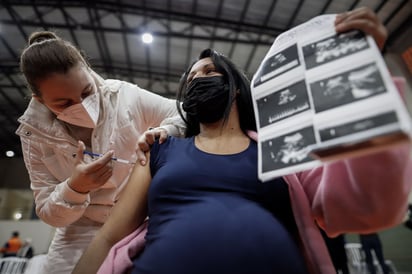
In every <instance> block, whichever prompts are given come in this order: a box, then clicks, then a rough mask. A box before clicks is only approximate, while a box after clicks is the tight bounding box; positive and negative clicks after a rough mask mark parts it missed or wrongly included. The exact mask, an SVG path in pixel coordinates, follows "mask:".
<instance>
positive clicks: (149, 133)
mask: <svg viewBox="0 0 412 274" xmlns="http://www.w3.org/2000/svg"><path fill="white" fill-rule="evenodd" d="M167 136H168V133H167V131H166V129H164V128H158V127H156V128H149V129H148V130H146V131H145V132H144V133H143V134H142V135H141V136H140V137H139V139H138V140H137V148H136V154H137V160H138V161H139V163H140V164H141V165H142V166H144V165H145V164H146V156H145V153H146V152H148V151H150V147H151V145H153V143H154V142H155V141H156V139H159V144H161V143H163V142H164V141H165V140H166V139H167Z"/></svg>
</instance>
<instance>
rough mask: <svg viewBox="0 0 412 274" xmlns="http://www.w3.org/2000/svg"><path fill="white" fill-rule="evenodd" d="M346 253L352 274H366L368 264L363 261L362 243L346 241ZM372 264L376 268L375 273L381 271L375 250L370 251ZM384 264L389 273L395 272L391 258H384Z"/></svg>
mask: <svg viewBox="0 0 412 274" xmlns="http://www.w3.org/2000/svg"><path fill="white" fill-rule="evenodd" d="M345 250H346V255H347V257H348V263H349V268H350V271H351V273H354V274H368V273H369V272H368V266H367V264H366V262H365V257H364V255H363V249H362V245H361V244H360V243H346V244H345ZM372 256H373V264H374V266H375V269H376V273H383V272H382V268H381V266H380V264H379V262H378V259H377V258H376V255H375V252H372ZM385 263H386V265H387V266H388V267H389V269H390V273H391V274H396V273H397V271H396V268H395V265H394V264H393V263H392V261H391V260H385Z"/></svg>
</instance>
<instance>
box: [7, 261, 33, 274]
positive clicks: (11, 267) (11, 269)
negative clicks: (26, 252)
mask: <svg viewBox="0 0 412 274" xmlns="http://www.w3.org/2000/svg"><path fill="white" fill-rule="evenodd" d="M28 260H29V259H27V258H19V257H5V258H0V274H23V273H24V268H25V267H26V264H27V261H28Z"/></svg>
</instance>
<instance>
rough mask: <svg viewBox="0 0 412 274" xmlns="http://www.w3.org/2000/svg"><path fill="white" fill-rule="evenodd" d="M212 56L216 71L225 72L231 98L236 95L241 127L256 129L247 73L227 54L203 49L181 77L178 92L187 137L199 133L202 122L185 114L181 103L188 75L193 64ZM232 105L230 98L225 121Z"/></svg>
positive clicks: (244, 129)
mask: <svg viewBox="0 0 412 274" xmlns="http://www.w3.org/2000/svg"><path fill="white" fill-rule="evenodd" d="M207 57H210V58H211V59H212V62H213V64H214V65H215V67H216V71H217V72H219V73H221V74H223V77H224V78H225V80H226V81H227V83H228V84H229V88H230V92H229V94H228V96H229V98H235V97H236V104H237V108H238V112H239V121H240V128H241V129H242V130H243V131H244V132H245V133H246V131H247V130H254V131H256V119H255V113H254V111H253V102H252V95H251V92H250V81H249V80H248V79H247V77H246V76H245V74H244V73H243V72H241V71H240V70H239V69H238V68H237V67H236V65H235V64H234V63H233V62H232V61H230V60H229V58H227V57H226V56H224V55H222V54H220V53H218V52H216V51H214V50H212V49H205V50H203V51H202V52H201V53H200V55H199V57H198V59H197V60H196V61H195V62H193V63H192V64H191V65H190V66H189V68H188V69H187V70H186V71H185V73H184V74H183V75H182V77H181V78H180V83H179V90H178V93H177V99H176V104H177V109H178V110H179V113H180V115H181V116H182V118H183V120H184V121H185V122H186V134H185V135H186V137H191V136H194V135H197V134H199V132H200V124H199V121H197V119H196V117H194V116H191V115H189V114H185V113H184V112H183V110H182V108H181V103H182V102H183V99H184V98H185V96H186V89H187V77H188V76H189V73H190V70H191V69H192V67H193V65H194V64H195V63H196V62H197V61H199V60H201V59H204V58H207ZM231 105H232V100H228V104H227V106H226V110H225V113H224V116H223V121H224V123H225V122H227V120H228V118H229V113H230V108H231Z"/></svg>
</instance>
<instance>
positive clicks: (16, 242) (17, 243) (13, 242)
mask: <svg viewBox="0 0 412 274" xmlns="http://www.w3.org/2000/svg"><path fill="white" fill-rule="evenodd" d="M21 246H22V243H21V240H20V233H19V232H18V231H14V232H13V233H12V234H11V237H10V239H9V240H8V241H7V242H6V243H5V244H4V246H3V247H2V248H0V253H2V254H3V257H14V256H16V254H17V252H18V251H19V249H20V247H21Z"/></svg>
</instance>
